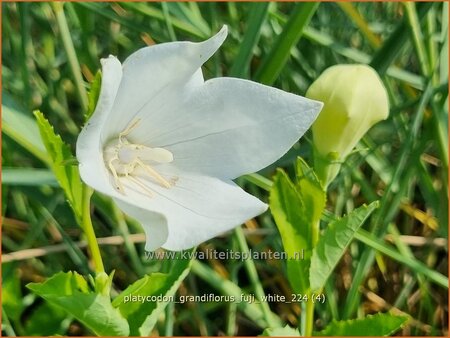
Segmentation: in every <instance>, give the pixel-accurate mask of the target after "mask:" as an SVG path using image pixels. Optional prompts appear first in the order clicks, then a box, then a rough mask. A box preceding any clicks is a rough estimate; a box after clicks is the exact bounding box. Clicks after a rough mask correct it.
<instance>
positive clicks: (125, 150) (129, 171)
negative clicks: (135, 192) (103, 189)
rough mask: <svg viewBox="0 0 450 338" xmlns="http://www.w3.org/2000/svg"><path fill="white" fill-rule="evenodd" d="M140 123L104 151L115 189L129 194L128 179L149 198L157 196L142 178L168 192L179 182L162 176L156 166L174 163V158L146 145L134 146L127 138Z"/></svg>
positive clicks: (167, 152)
mask: <svg viewBox="0 0 450 338" xmlns="http://www.w3.org/2000/svg"><path fill="white" fill-rule="evenodd" d="M138 123H139V120H137V121H134V122H132V123H130V125H128V127H127V128H125V130H124V131H122V132H121V133H120V134H119V137H118V138H116V139H113V140H111V141H110V142H108V144H107V145H106V147H105V148H104V149H103V160H104V162H105V165H106V167H107V168H108V169H109V171H110V172H111V174H112V175H113V178H114V186H115V188H116V189H117V190H118V191H119V192H121V193H122V194H125V189H124V186H123V184H122V182H121V179H123V178H128V179H129V180H131V181H133V182H134V183H135V184H137V185H138V186H140V187H141V188H142V189H143V190H144V191H145V192H146V193H147V194H148V195H150V196H153V192H152V191H151V190H150V189H149V187H148V186H147V185H146V184H145V183H144V182H145V181H144V182H142V180H141V178H144V177H145V178H146V179H150V180H153V181H155V182H156V183H158V184H159V185H161V186H162V187H164V188H167V189H169V188H171V187H172V186H173V185H174V184H175V182H174V180H173V179H171V180H170V181H169V180H167V179H166V178H164V177H163V176H161V175H160V174H159V173H158V172H157V171H156V170H155V169H154V168H153V165H155V164H162V163H170V162H172V161H173V154H172V153H171V152H170V151H168V150H167V149H164V148H151V147H147V146H145V145H142V144H136V143H130V142H129V141H128V140H127V138H126V137H125V136H126V135H128V134H129V133H130V132H131V130H133V129H134V128H135V127H136V125H137V124H138Z"/></svg>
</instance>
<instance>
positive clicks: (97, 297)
mask: <svg viewBox="0 0 450 338" xmlns="http://www.w3.org/2000/svg"><path fill="white" fill-rule="evenodd" d="M27 287H28V288H29V289H30V290H31V291H33V292H34V293H36V294H37V295H39V296H41V297H42V298H44V299H45V300H46V301H48V302H49V303H51V304H54V305H56V306H58V307H60V308H62V309H63V310H65V311H66V312H67V313H69V314H71V315H72V316H74V317H75V318H76V319H77V320H79V321H80V322H81V323H83V324H84V325H85V326H86V327H87V328H89V329H90V330H92V332H94V333H95V334H96V335H98V336H127V335H128V334H129V327H128V323H127V321H126V320H125V318H123V316H122V315H121V314H120V311H119V310H118V309H115V308H114V307H113V306H112V305H111V300H110V298H109V297H108V296H105V295H101V294H98V293H95V292H92V291H90V289H89V286H88V284H87V282H86V280H85V279H84V278H83V277H82V276H81V275H79V274H78V273H76V272H67V273H66V272H59V273H57V274H56V275H54V276H53V277H51V278H49V279H47V280H46V281H45V282H43V283H30V284H28V285H27Z"/></svg>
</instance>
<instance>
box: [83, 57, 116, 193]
mask: <svg viewBox="0 0 450 338" xmlns="http://www.w3.org/2000/svg"><path fill="white" fill-rule="evenodd" d="M101 64H102V86H101V90H100V95H99V98H98V101H97V106H96V108H95V111H94V113H93V115H92V117H91V118H90V119H89V121H88V122H87V123H86V125H85V126H84V127H83V129H82V130H81V133H80V135H79V136H78V139H77V145H76V154H77V159H78V162H79V163H80V164H79V169H80V175H81V178H82V180H83V181H84V182H85V183H86V184H87V185H89V186H91V187H93V188H94V189H96V190H99V191H101V192H103V193H106V194H111V190H113V188H112V186H111V184H110V181H109V178H108V173H107V170H106V168H105V165H104V163H103V155H102V151H103V145H102V142H101V129H102V127H103V125H104V124H105V123H107V121H108V117H109V114H110V112H111V108H112V106H113V104H114V100H115V98H116V95H117V90H118V89H119V85H120V81H121V78H122V66H121V64H120V62H119V60H117V59H116V58H115V57H113V56H110V57H108V58H107V59H102V60H101Z"/></svg>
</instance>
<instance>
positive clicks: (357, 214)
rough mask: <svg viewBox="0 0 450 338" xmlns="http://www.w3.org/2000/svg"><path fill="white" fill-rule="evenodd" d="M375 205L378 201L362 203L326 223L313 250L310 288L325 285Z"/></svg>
mask: <svg viewBox="0 0 450 338" xmlns="http://www.w3.org/2000/svg"><path fill="white" fill-rule="evenodd" d="M377 207H378V202H373V203H371V204H369V205H368V206H366V205H363V206H362V207H359V208H358V209H356V210H353V211H352V212H351V213H350V214H348V215H346V216H344V217H342V218H340V219H338V220H336V221H334V222H332V223H330V224H329V225H328V227H327V229H326V230H325V232H324V234H323V236H321V237H320V238H319V241H318V242H317V245H316V247H315V248H314V250H313V255H312V258H311V267H310V271H309V276H310V277H309V280H310V286H311V290H313V291H316V290H319V289H321V288H322V287H323V286H324V285H325V282H326V281H327V279H328V277H329V276H330V274H331V273H332V272H333V270H334V268H335V267H336V265H337V263H338V262H339V260H340V259H341V257H342V255H343V254H344V252H345V250H346V248H347V246H348V245H349V244H350V242H351V241H352V239H353V236H354V235H355V233H356V231H357V230H358V229H359V228H360V227H361V225H362V224H363V223H364V221H365V220H366V219H367V217H369V215H370V214H371V213H372V211H373V210H375V209H376V208H377Z"/></svg>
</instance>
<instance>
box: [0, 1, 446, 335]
mask: <svg viewBox="0 0 450 338" xmlns="http://www.w3.org/2000/svg"><path fill="white" fill-rule="evenodd" d="M223 24H227V25H228V27H229V31H230V33H229V36H228V38H227V40H226V41H225V43H224V45H223V46H222V47H221V48H220V50H219V51H218V52H217V53H216V54H215V55H214V56H213V57H212V58H211V59H210V60H209V61H208V62H207V63H206V64H205V66H204V67H203V70H204V74H205V78H206V79H208V78H213V77H218V76H235V77H241V78H248V79H252V80H255V81H258V82H262V83H265V84H269V85H273V86H275V87H278V88H281V89H284V90H286V91H290V92H292V93H296V94H300V95H304V94H305V92H306V89H307V88H308V86H309V85H310V84H311V83H312V81H314V79H316V78H317V76H318V75H319V74H320V73H321V72H322V71H323V70H324V69H326V68H327V67H329V66H331V65H334V64H339V63H368V64H370V65H372V66H373V67H374V68H375V69H376V70H377V71H378V73H379V74H380V76H381V77H382V78H383V81H384V83H385V85H386V88H387V89H388V92H389V97H390V102H391V113H390V117H389V119H388V120H386V121H384V122H383V123H380V124H378V125H377V126H375V127H374V128H373V129H372V130H371V131H370V133H369V134H368V135H367V136H366V137H365V138H364V139H363V141H362V142H361V143H360V145H359V146H358V148H357V151H355V153H354V154H352V156H351V157H350V158H349V159H348V161H346V163H344V165H343V169H342V171H341V173H340V175H339V176H338V178H337V179H336V180H335V181H334V182H333V184H332V185H331V187H330V190H329V196H328V210H329V212H330V214H331V213H334V214H337V215H342V214H345V213H347V212H349V211H351V210H352V209H353V208H354V207H356V206H359V205H361V204H362V203H367V202H371V201H374V200H380V201H381V207H380V208H379V209H378V210H377V211H376V214H375V215H374V216H373V217H372V218H371V222H368V223H367V224H366V225H365V226H364V228H365V230H367V231H370V232H371V233H372V235H373V239H374V243H375V242H376V243H381V245H383V246H384V247H388V248H393V249H394V250H396V251H397V252H398V253H399V254H400V255H401V256H403V257H404V258H405V260H406V259H408V260H410V261H413V262H414V261H420V262H422V263H424V264H426V265H427V266H428V267H429V268H430V269H431V270H435V271H437V272H440V273H441V274H443V275H446V276H447V275H448V240H447V238H448V190H447V186H448V4H447V3H433V2H427V3H398V2H391V3H383V2H377V3H332V2H330V3H320V4H318V3H317V4H316V5H312V4H308V3H232V2H220V3H219V2H208V3H195V2H191V3H176V2H170V3H158V2H155V3H101V2H98V3H92V2H83V3H76V2H74V3H65V4H64V7H62V6H61V5H52V4H50V3H45V2H43V3H14V2H8V3H2V84H3V87H2V220H3V223H2V252H3V262H2V275H3V285H2V287H3V288H2V314H3V316H2V320H3V322H2V331H3V332H2V333H3V334H5V335H14V334H15V335H54V334H61V335H90V334H91V333H90V332H89V331H88V330H87V329H85V328H84V327H83V325H81V324H80V323H78V322H77V321H74V320H73V318H71V317H68V316H66V315H65V314H64V313H62V312H61V311H60V310H58V309H57V308H53V307H52V306H51V305H49V304H47V303H45V302H44V301H43V300H42V299H40V298H38V297H36V296H34V295H33V294H31V293H30V292H29V291H28V290H27V289H26V288H25V284H27V283H29V282H36V281H42V280H44V279H45V278H47V277H49V276H51V275H53V274H54V273H56V272H58V271H61V270H63V271H68V270H76V271H78V272H80V273H82V274H88V273H89V272H90V265H89V258H88V255H87V252H86V250H85V248H84V247H82V246H81V245H80V243H79V241H80V240H82V237H83V235H82V231H81V229H80V228H79V227H78V226H77V225H76V223H75V220H74V218H73V215H72V212H71V210H70V208H69V206H68V205H67V203H66V201H65V197H64V194H63V192H62V190H61V189H59V188H58V186H57V183H56V181H55V180H54V177H53V175H52V173H51V171H50V170H49V169H47V166H46V164H47V155H46V153H45V148H44V147H43V145H42V142H41V141H40V136H39V132H38V130H37V126H36V123H35V121H34V117H33V115H32V112H33V110H35V109H39V110H41V111H42V112H43V113H44V114H45V115H46V117H47V118H48V119H49V121H50V122H51V123H52V124H53V126H54V128H55V131H56V132H57V133H59V134H60V135H61V136H62V138H63V139H64V140H65V141H66V142H67V143H68V144H70V145H71V147H72V149H74V145H75V142H76V138H77V135H78V133H79V131H80V129H81V126H82V124H83V115H84V113H85V109H86V106H87V99H86V91H87V90H88V89H89V86H90V83H91V81H92V80H93V78H94V76H95V74H96V72H97V70H98V69H99V67H100V62H99V60H100V58H102V57H106V56H108V55H109V54H113V55H116V56H118V58H119V60H121V61H123V60H124V59H125V58H126V57H127V56H129V55H130V54H131V53H133V52H134V51H136V50H137V49H139V48H141V47H143V46H146V45H151V44H154V43H163V42H169V41H175V40H189V41H201V40H204V39H206V38H208V37H210V36H211V35H213V34H214V33H215V32H217V31H218V30H219V29H220V27H221V26H222V25H223ZM310 153H311V145H310V137H309V136H308V135H307V136H306V137H304V138H303V139H302V140H301V142H300V143H299V144H297V145H295V146H294V148H293V149H292V150H291V151H290V152H288V154H286V155H285V156H284V157H283V158H282V159H280V160H279V161H278V162H277V163H276V164H274V165H272V166H271V167H269V168H267V169H265V170H263V171H262V172H261V173H260V174H261V175H262V176H252V177H246V178H241V179H239V183H240V184H241V185H243V186H244V187H245V188H246V189H247V190H248V191H249V192H251V193H252V194H254V195H256V196H258V197H259V198H261V199H262V200H267V195H268V193H267V191H265V190H264V182H266V183H267V182H268V181H265V179H270V178H271V176H272V174H273V173H274V168H276V167H277V166H281V167H285V168H286V170H287V171H288V172H291V173H292V166H293V162H294V159H295V158H296V156H298V155H301V156H302V157H304V158H306V159H307V160H309V159H310ZM68 165H70V164H68ZM92 212H93V221H94V226H95V230H96V233H97V236H98V237H102V238H106V239H104V240H102V241H100V242H101V250H102V256H103V259H104V262H105V264H106V270H107V271H111V270H113V269H115V270H116V273H115V279H114V283H115V285H114V288H115V289H116V290H123V289H124V288H125V287H127V286H128V285H129V284H130V283H132V282H133V281H135V280H136V279H138V278H139V277H140V276H142V275H143V274H145V273H148V272H151V271H167V269H170V262H167V261H162V260H147V259H145V255H144V251H143V242H142V237H140V236H135V237H128V235H127V234H128V233H140V232H142V230H141V228H140V226H139V225H138V224H135V223H134V222H133V221H132V220H129V219H126V218H124V216H123V215H122V214H120V213H119V212H117V209H115V208H114V207H113V206H112V204H111V202H110V201H109V200H108V199H107V198H105V197H103V196H100V195H97V194H96V195H94V198H93V208H92ZM244 233H245V235H246V240H247V242H248V245H249V246H250V248H251V249H252V250H254V251H268V250H272V251H281V250H282V245H281V240H280V237H279V234H278V231H277V229H276V227H275V225H274V223H273V220H272V218H271V216H270V213H268V212H267V213H266V214H264V215H262V216H261V217H259V218H258V219H256V220H253V221H249V222H247V224H246V225H245V227H244ZM113 236H126V237H127V238H130V241H128V242H126V243H125V244H122V243H120V242H119V241H120V238H121V237H113ZM131 240H136V242H137V243H136V244H133V243H132V241H131ZM105 243H106V244H105ZM372 246H375V244H373V245H372ZM211 248H214V249H216V250H219V251H221V250H223V251H226V250H231V249H233V250H239V249H240V248H241V247H240V243H239V240H238V236H237V235H236V233H235V234H228V235H226V236H223V237H221V238H217V239H213V240H211V241H208V242H207V243H204V244H203V245H201V246H200V247H199V249H198V250H200V251H202V250H206V249H211ZM34 249H38V250H34ZM373 252H375V251H373V250H372V249H371V246H370V245H367V243H366V244H363V243H362V242H360V241H354V242H353V243H352V245H351V247H350V249H349V250H348V252H347V254H346V255H345V256H344V258H343V259H342V261H341V263H340V264H339V265H338V267H337V269H336V271H335V273H334V275H333V276H332V278H331V279H330V281H329V282H328V284H327V287H326V289H325V292H326V295H327V301H326V302H325V304H320V305H317V306H316V319H317V320H316V327H317V329H320V328H322V327H324V326H325V325H326V323H328V322H330V321H331V320H332V319H333V318H334V319H346V318H355V317H357V316H362V315H364V314H369V313H375V312H379V311H387V310H389V309H394V311H400V312H404V313H407V314H409V315H410V316H411V318H412V320H411V321H410V322H409V324H408V325H407V326H406V327H405V328H404V329H403V330H402V331H400V332H398V335H420V336H423V335H447V331H448V322H447V319H448V288H444V287H442V286H439V285H436V284H432V283H430V282H429V281H428V280H427V278H426V277H427V276H426V271H424V270H421V269H419V268H416V269H413V268H411V267H407V266H406V265H404V264H402V262H399V260H398V259H397V260H394V259H391V258H390V257H388V255H385V254H382V253H380V252H379V251H376V254H375V255H374V256H373V255H372V253H373ZM253 263H254V265H255V266H256V268H257V272H258V275H259V279H260V281H259V282H260V283H261V285H262V286H263V288H264V290H265V292H266V293H268V294H284V295H290V294H291V290H290V287H289V284H288V282H287V279H286V277H285V275H286V274H285V264H284V262H283V261H265V260H255V261H254V262H253ZM230 283H231V284H230ZM230 285H231V286H230ZM254 287H255V285H254V281H253V280H252V278H250V277H249V273H248V269H247V267H246V266H245V264H244V263H243V262H240V261H216V260H209V261H202V262H196V264H195V265H194V267H193V269H192V271H191V273H190V274H189V276H188V277H187V278H186V280H185V281H184V282H183V284H182V286H181V287H180V289H179V291H178V292H179V294H180V295H202V294H206V293H216V294H227V293H230V292H232V291H233V290H234V291H235V290H238V291H239V290H244V291H246V292H250V293H252V292H253V288H254ZM270 309H271V311H272V312H274V313H275V314H276V315H277V316H278V317H280V318H281V319H282V320H283V321H284V322H286V323H288V324H289V325H290V326H296V325H298V316H299V311H300V307H299V305H298V304H282V303H273V304H270ZM263 328H264V327H262V326H261V323H259V322H257V321H256V320H255V318H252V312H251V309H250V310H249V309H246V308H245V307H242V306H240V305H237V304H230V303H186V304H177V305H175V304H170V305H169V306H168V308H167V309H166V316H165V320H161V322H160V323H159V324H158V326H157V328H156V329H157V331H158V332H159V334H160V335H257V334H260V333H261V332H262V329H263ZM158 332H156V331H155V334H156V333H158Z"/></svg>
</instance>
